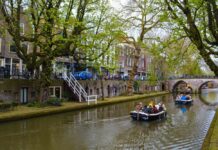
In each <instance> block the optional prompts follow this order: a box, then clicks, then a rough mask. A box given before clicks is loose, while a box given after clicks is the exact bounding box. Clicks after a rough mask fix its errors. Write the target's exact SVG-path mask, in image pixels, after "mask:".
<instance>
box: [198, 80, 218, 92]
mask: <svg viewBox="0 0 218 150" xmlns="http://www.w3.org/2000/svg"><path fill="white" fill-rule="evenodd" d="M208 83H212V86H213V87H214V85H215V86H216V85H218V81H217V80H208V81H205V82H203V83H202V84H200V85H199V87H198V93H201V90H202V88H203V87H204V86H205V85H206V84H208Z"/></svg>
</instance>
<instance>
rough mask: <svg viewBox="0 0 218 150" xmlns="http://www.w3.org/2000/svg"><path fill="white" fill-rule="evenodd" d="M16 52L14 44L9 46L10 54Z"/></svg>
mask: <svg viewBox="0 0 218 150" xmlns="http://www.w3.org/2000/svg"><path fill="white" fill-rule="evenodd" d="M16 51H17V50H16V46H15V44H14V43H13V44H11V45H10V52H13V53H15V52H16Z"/></svg>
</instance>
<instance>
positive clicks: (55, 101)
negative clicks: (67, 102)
mask: <svg viewBox="0 0 218 150" xmlns="http://www.w3.org/2000/svg"><path fill="white" fill-rule="evenodd" d="M46 103H47V105H49V106H61V99H59V98H56V97H52V98H49V99H48V100H47V102H46Z"/></svg>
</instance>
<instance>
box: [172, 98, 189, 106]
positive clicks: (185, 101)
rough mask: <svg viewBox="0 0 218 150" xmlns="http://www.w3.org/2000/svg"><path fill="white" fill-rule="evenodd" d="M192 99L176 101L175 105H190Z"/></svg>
mask: <svg viewBox="0 0 218 150" xmlns="http://www.w3.org/2000/svg"><path fill="white" fill-rule="evenodd" d="M192 102H193V99H188V100H181V99H176V100H175V104H182V105H188V104H192Z"/></svg>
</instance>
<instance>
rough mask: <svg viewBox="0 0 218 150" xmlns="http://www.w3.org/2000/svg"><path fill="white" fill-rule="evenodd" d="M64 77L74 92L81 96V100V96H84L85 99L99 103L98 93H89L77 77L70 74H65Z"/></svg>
mask: <svg viewBox="0 0 218 150" xmlns="http://www.w3.org/2000/svg"><path fill="white" fill-rule="evenodd" d="M63 79H64V80H65V81H66V82H67V83H68V86H69V87H70V88H71V89H72V90H73V92H74V93H75V94H76V95H77V96H78V97H79V101H80V102H81V98H82V97H83V98H84V99H85V101H87V102H88V105H89V103H90V102H95V104H97V98H98V96H97V95H88V94H87V93H86V91H85V89H84V88H83V87H82V85H81V84H80V83H79V82H78V81H77V80H76V78H75V77H74V76H73V75H72V74H70V75H69V76H67V75H66V74H65V75H64V76H63Z"/></svg>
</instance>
